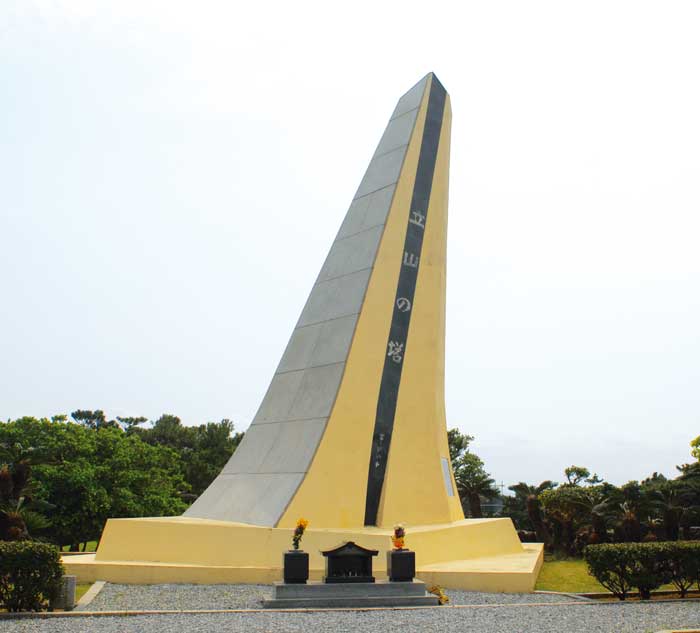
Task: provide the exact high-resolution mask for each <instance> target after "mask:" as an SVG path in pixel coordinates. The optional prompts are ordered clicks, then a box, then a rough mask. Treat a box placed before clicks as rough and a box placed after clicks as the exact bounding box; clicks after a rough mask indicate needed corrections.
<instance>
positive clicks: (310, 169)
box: [0, 0, 700, 485]
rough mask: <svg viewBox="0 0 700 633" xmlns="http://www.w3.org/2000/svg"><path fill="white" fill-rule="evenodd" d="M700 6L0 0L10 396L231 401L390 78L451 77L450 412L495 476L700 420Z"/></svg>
mask: <svg viewBox="0 0 700 633" xmlns="http://www.w3.org/2000/svg"><path fill="white" fill-rule="evenodd" d="M699 18H700V5H698V4H697V3H696V2H665V3H664V2H643V1H640V0H636V1H634V2H615V1H611V0H607V1H605V2H596V1H587V2H576V3H573V2H564V1H562V0H558V1H557V2H522V1H519V2H503V1H501V2H478V3H471V2H461V3H456V2H435V1H431V2H420V3H418V2H405V1H403V2H392V3H389V2H377V1H375V2H353V3H349V4H345V5H340V4H334V3H328V2H319V3H314V4H312V3H305V2H285V3H281V4H280V5H274V4H270V3H262V2H259V3H234V2H221V3H210V2H201V1H200V2H196V3H195V2H188V3H184V2H181V3H178V2H173V1H169V2H149V1H146V0H138V1H134V2H131V1H129V2H127V1H125V0H118V1H117V0H114V2H111V3H108V2H99V1H94V0H82V1H75V2H72V1H69V0H65V1H60V0H56V1H53V2H49V1H43V2H30V1H26V2H16V1H15V0H9V1H8V0H3V1H2V3H0V307H1V308H2V309H0V418H3V419H6V418H8V417H17V416H20V415H25V414H28V415H35V416H44V415H46V416H48V415H51V414H54V413H58V412H64V413H68V412H70V411H72V410H74V409H76V408H103V409H105V410H106V412H107V413H108V414H109V415H110V416H115V415H146V416H149V417H151V418H155V417H157V416H159V415H160V414H161V413H163V412H170V413H175V414H177V415H180V416H181V417H182V418H183V419H184V420H185V421H186V422H187V423H200V422H203V421H206V420H218V419H220V418H222V417H230V418H232V419H233V420H234V421H235V422H236V425H237V427H238V428H239V429H244V428H246V427H247V426H248V424H249V422H250V420H251V418H252V416H253V415H254V413H255V410H256V408H257V405H258V403H259V401H260V399H261V397H262V395H263V394H264V392H265V390H266V388H267V385H268V383H269V380H270V378H271V376H272V374H273V372H274V368H275V367H276V365H277V362H278V360H279V357H280V355H281V353H282V351H283V349H284V346H285V345H286V343H287V340H288V337H289V335H290V333H291V331H292V328H293V326H294V323H295V322H296V320H297V317H298V315H299V312H300V310H301V308H302V306H303V303H304V301H305V300H306V297H307V295H308V292H309V290H310V288H311V285H312V283H313V280H314V279H315V276H316V274H317V272H318V270H319V268H320V266H321V264H322V262H323V259H324V257H325V255H326V252H327V249H328V248H329V247H330V244H331V242H332V240H333V237H334V235H335V232H336V230H337V228H338V226H339V224H340V222H341V220H342V218H343V216H344V214H345V211H346V208H347V206H348V204H349V202H350V199H351V197H352V195H353V193H354V191H355V189H356V187H357V184H358V183H359V180H360V178H361V176H362V174H363V172H364V170H365V168H366V165H367V163H368V161H369V158H370V156H371V154H372V152H373V150H374V147H375V145H376V143H377V141H378V140H379V137H380V135H381V132H382V131H383V128H384V126H385V125H386V122H387V119H388V117H389V115H390V113H391V111H392V109H393V107H394V104H395V102H396V100H397V99H398V97H399V96H400V95H401V94H402V93H403V92H404V91H405V90H407V89H408V88H409V87H410V86H411V85H412V84H413V83H415V82H416V81H417V80H418V79H419V78H420V77H421V76H422V75H424V74H425V73H426V72H427V71H429V70H433V71H435V72H436V73H437V75H438V77H439V78H440V79H441V81H442V82H443V83H444V85H445V87H446V88H447V90H448V91H449V92H450V93H451V96H452V105H453V117H454V121H453V135H452V164H451V176H452V178H451V190H450V196H451V198H450V232H449V262H448V266H449V269H448V308H447V309H448V334H447V337H448V338H447V411H448V424H449V425H450V426H459V427H460V428H461V429H462V430H464V431H465V432H468V433H471V434H473V435H475V436H476V438H477V439H476V442H475V445H474V447H475V450H476V451H477V452H478V453H479V454H480V455H481V457H482V458H483V459H484V460H485V462H486V465H487V468H488V469H489V470H490V471H491V473H492V474H493V475H494V476H495V477H496V479H497V480H498V481H499V482H500V481H503V482H504V483H505V484H506V485H508V484H511V483H513V482H516V481H518V480H527V481H530V482H538V481H540V480H542V479H545V478H553V479H559V480H561V478H562V470H563V469H564V467H566V466H568V465H570V464H573V463H575V464H580V465H586V466H588V467H589V468H591V469H592V470H595V471H597V472H598V473H599V474H600V475H601V476H604V477H606V478H608V479H609V480H611V481H614V482H617V483H621V482H624V481H626V480H628V479H631V478H640V477H644V476H646V475H648V474H649V473H651V472H652V471H654V470H658V471H662V472H665V473H666V474H669V475H670V474H673V472H674V466H675V464H678V463H681V462H684V461H688V460H689V447H688V442H689V441H690V440H691V439H692V438H693V437H695V436H696V435H698V434H700V421H699V417H700V416H699V409H700V389H699V384H700V336H699V333H698V322H699V321H700V254H699V252H698V247H697V243H698V234H699V233H700V219H699V217H700V216H699V213H698V212H699V211H700V187H699V186H698V185H699V180H698V173H699V171H700V153H699V150H698V148H700V116H699V115H698V113H700V82H698V62H699V61H700V38H699V37H698V31H699V26H700V20H699Z"/></svg>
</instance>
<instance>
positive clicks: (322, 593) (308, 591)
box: [272, 580, 425, 600]
mask: <svg viewBox="0 0 700 633" xmlns="http://www.w3.org/2000/svg"><path fill="white" fill-rule="evenodd" d="M424 595H425V583H424V582H423V581H421V580H413V581H412V582H389V581H386V580H384V581H377V582H357V583H323V582H309V583H307V584H305V585H301V584H300V585H295V584H285V583H281V582H276V583H275V584H274V588H273V593H272V597H273V599H279V600H284V599H291V598H356V597H363V596H377V597H379V596H396V597H408V596H424Z"/></svg>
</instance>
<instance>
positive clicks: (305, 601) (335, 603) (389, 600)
mask: <svg viewBox="0 0 700 633" xmlns="http://www.w3.org/2000/svg"><path fill="white" fill-rule="evenodd" d="M436 606H438V599H437V597H435V596H365V597H364V598H359V597H358V598H288V599H282V600H265V601H264V602H263V607H264V608H265V609H309V608H311V609H343V608H345V609H347V608H360V609H361V608H373V607H436Z"/></svg>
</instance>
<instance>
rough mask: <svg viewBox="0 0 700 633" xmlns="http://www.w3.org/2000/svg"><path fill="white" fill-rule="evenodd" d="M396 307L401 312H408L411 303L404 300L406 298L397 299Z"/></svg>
mask: <svg viewBox="0 0 700 633" xmlns="http://www.w3.org/2000/svg"><path fill="white" fill-rule="evenodd" d="M396 307H397V308H398V309H399V310H401V312H408V311H409V310H410V309H411V302H410V301H409V300H408V299H406V297H399V298H398V299H397V300H396Z"/></svg>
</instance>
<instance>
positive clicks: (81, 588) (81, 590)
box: [75, 582, 92, 601]
mask: <svg viewBox="0 0 700 633" xmlns="http://www.w3.org/2000/svg"><path fill="white" fill-rule="evenodd" d="M90 587H92V583H91V582H86V583H78V584H77V586H76V588H75V599H76V601H77V600H80V599H81V598H82V597H83V596H84V595H85V592H86V591H87V590H88V589H90Z"/></svg>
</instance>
